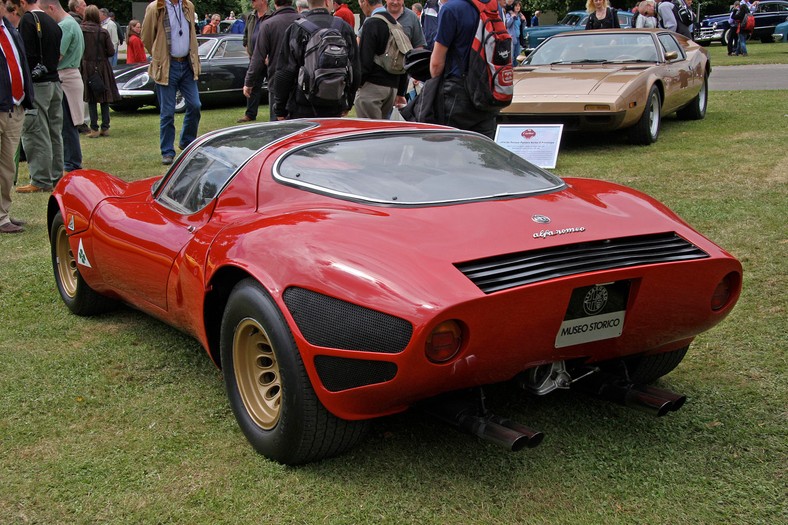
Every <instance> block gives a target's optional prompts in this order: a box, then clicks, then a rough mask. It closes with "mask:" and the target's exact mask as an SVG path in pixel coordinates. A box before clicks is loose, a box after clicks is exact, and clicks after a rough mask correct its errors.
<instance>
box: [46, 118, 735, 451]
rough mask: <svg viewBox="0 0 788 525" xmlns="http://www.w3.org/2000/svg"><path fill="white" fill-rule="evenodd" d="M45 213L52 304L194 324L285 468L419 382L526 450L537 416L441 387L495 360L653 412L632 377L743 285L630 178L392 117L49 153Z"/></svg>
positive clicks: (546, 385)
mask: <svg viewBox="0 0 788 525" xmlns="http://www.w3.org/2000/svg"><path fill="white" fill-rule="evenodd" d="M48 227H49V232H50V239H51V246H52V264H53V267H54V274H55V282H56V285H57V289H58V290H59V292H60V295H61V297H62V299H63V301H64V302H65V304H66V306H67V307H68V308H69V309H70V310H71V311H72V312H73V313H75V314H78V315H90V314H97V313H100V312H105V311H106V310H108V309H110V308H112V307H113V305H114V304H115V303H117V302H120V301H122V302H125V303H128V304H130V305H133V306H134V307H135V308H137V309H139V310H142V311H144V312H147V313H148V314H151V315H153V316H155V317H157V318H159V319H161V320H162V321H164V322H167V323H169V324H171V325H173V326H175V327H177V328H179V329H181V330H183V331H185V332H186V333H188V334H191V335H192V336H194V337H195V338H196V339H197V340H198V341H199V342H200V343H201V344H202V345H203V346H204V348H205V350H206V351H207V353H208V355H209V356H210V357H211V359H213V361H214V362H215V363H216V364H217V365H219V366H220V367H221V369H222V372H223V375H224V380H225V384H226V389H227V393H228V397H229V400H230V405H231V407H232V410H233V412H234V414H235V417H236V419H237V421H238V424H239V426H240V427H241V429H242V430H243V432H244V434H245V435H246V437H247V439H248V440H249V442H250V443H251V444H252V445H253V446H254V448H255V449H257V450H258V451H260V452H261V453H263V454H264V455H266V456H268V457H270V458H273V459H274V460H276V461H280V462H282V463H287V464H298V463H304V462H308V461H316V460H319V459H321V458H324V457H328V456H332V455H336V454H339V453H341V452H342V451H344V450H347V449H348V448H350V447H352V446H353V445H354V444H355V443H357V442H358V441H359V440H360V439H361V437H362V436H363V434H364V430H365V428H366V426H367V425H366V423H365V421H366V420H368V419H370V418H374V417H379V416H385V415H388V414H394V413H398V412H402V411H404V410H406V409H407V408H408V407H410V406H413V405H414V404H417V403H420V402H422V401H426V400H431V402H429V403H428V404H427V405H424V406H425V407H427V408H426V409H427V410H428V411H429V412H431V413H434V414H436V415H438V416H439V417H442V418H444V419H445V420H448V421H452V422H454V423H455V424H457V425H458V426H460V427H462V428H465V429H467V430H469V431H471V432H473V433H475V434H476V435H479V436H480V437H483V438H486V439H488V440H490V441H494V442H496V443H500V444H505V445H506V446H507V447H508V448H510V449H512V450H516V449H518V448H521V447H523V446H533V445H535V444H537V443H538V441H540V440H541V434H540V433H539V432H536V431H532V430H530V429H527V427H523V426H522V425H519V424H517V423H514V422H512V421H509V420H506V419H504V418H500V417H497V416H494V415H493V414H491V413H490V412H488V411H484V410H482V409H481V407H482V406H483V403H480V402H475V403H473V402H471V403H470V404H464V403H463V402H462V401H463V400H462V398H460V397H459V396H456V395H454V394H453V393H454V392H458V391H462V392H467V391H469V390H470V391H475V392H477V393H478V392H479V388H478V387H480V386H481V385H487V384H490V383H496V382H503V381H509V380H512V379H513V378H516V377H517V378H518V379H519V381H520V383H521V384H522V386H524V387H525V388H526V389H527V390H528V391H529V392H532V393H534V394H537V395H543V394H547V393H549V392H551V391H554V390H556V389H567V388H570V387H571V388H573V389H574V388H577V389H581V390H583V389H584V390H587V391H589V392H591V393H592V394H594V395H599V396H602V397H608V398H611V399H613V400H615V401H617V402H620V403H626V404H630V405H634V406H636V407H638V408H642V409H644V410H647V411H649V412H651V413H653V414H655V415H660V414H664V413H665V412H668V411H671V410H675V409H677V408H678V407H679V406H680V405H681V403H682V402H683V397H682V396H680V395H677V394H672V393H669V392H666V391H665V390H658V389H654V388H653V387H648V386H645V383H648V382H651V381H653V380H655V379H657V378H658V377H660V376H663V375H665V374H667V373H668V372H670V371H671V370H672V369H673V368H674V367H675V366H677V365H678V364H679V362H680V361H681V360H682V358H683V357H684V355H685V353H686V352H687V348H688V347H689V345H690V343H691V342H692V340H693V339H694V338H695V336H697V335H698V334H700V333H701V332H704V331H706V330H708V329H710V328H711V327H713V326H714V325H716V324H717V323H719V322H720V321H722V320H723V318H725V317H726V316H727V315H728V313H729V312H730V311H731V310H732V309H733V307H734V304H735V303H736V301H737V300H738V297H739V294H740V287H741V281H742V273H741V272H742V268H741V265H740V264H739V262H738V261H737V260H736V259H735V258H734V257H732V256H731V255H729V254H728V253H726V252H725V251H724V250H722V249H721V248H720V247H718V246H717V245H715V244H714V243H713V242H711V241H710V240H708V239H706V238H705V237H703V236H702V235H701V234H699V233H698V232H696V231H695V230H693V229H692V228H691V227H690V226H689V225H688V224H687V223H685V222H684V221H682V220H681V219H680V218H679V217H678V216H676V215H675V214H674V213H672V212H671V211H670V210H668V208H667V207H665V206H664V205H662V204H660V203H659V202H657V201H656V200H654V199H652V198H650V197H648V196H646V195H644V194H642V193H640V192H638V191H635V190H633V189H630V188H626V187H623V186H620V185H617V184H612V183H608V182H603V181H601V180H593V179H580V178H567V179H565V180H562V179H561V178H559V177H556V176H555V175H552V174H550V173H548V172H546V171H543V170H541V169H539V168H537V167H536V166H534V165H532V164H530V163H529V162H527V161H525V160H524V159H522V158H520V157H518V156H517V155H513V154H512V153H511V152H510V151H509V150H507V149H505V148H503V147H502V146H499V145H498V144H496V143H495V142H493V141H492V140H490V139H488V138H486V137H483V136H482V135H479V134H477V133H472V132H468V131H461V130H457V129H453V128H448V127H443V126H436V125H429V124H418V123H410V122H393V121H374V120H366V119H359V120H354V119H326V120H319V119H311V120H307V119H299V120H292V121H283V122H266V123H261V124H253V125H249V126H236V127H234V128H229V129H225V130H220V131H216V132H213V133H210V134H207V135H205V136H203V137H201V138H199V139H198V140H196V141H195V142H194V143H192V145H190V146H189V147H188V148H187V149H186V150H185V151H184V152H183V153H181V155H180V156H179V157H178V158H177V159H176V162H175V163H174V164H173V166H172V167H171V168H170V169H169V171H168V172H167V173H166V174H165V175H164V176H163V177H156V178H150V179H145V180H139V181H135V182H126V181H124V180H121V179H119V178H116V177H113V176H112V175H109V174H107V173H102V172H99V171H95V170H77V171H72V172H70V173H68V174H66V175H65V176H64V177H63V179H62V180H61V181H60V183H59V184H58V185H57V187H56V189H55V191H54V192H53V194H52V196H51V199H50V201H49V207H48ZM441 394H447V396H446V397H440V398H436V396H439V395H441ZM449 395H450V397H449ZM567 399H568V398H567ZM479 401H480V400H479Z"/></svg>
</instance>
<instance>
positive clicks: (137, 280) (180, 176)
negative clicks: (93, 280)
mask: <svg viewBox="0 0 788 525" xmlns="http://www.w3.org/2000/svg"><path fill="white" fill-rule="evenodd" d="M234 169H235V168H234V166H232V165H231V164H229V163H227V162H224V161H223V159H221V158H219V157H217V156H216V155H213V154H212V153H211V151H210V150H209V149H196V150H195V151H194V152H192V153H191V154H190V155H189V156H188V157H187V158H185V159H184V160H182V161H181V162H179V163H178V165H177V166H175V167H174V168H173V169H172V170H171V172H170V173H169V174H168V175H167V176H165V178H164V179H163V181H162V182H161V184H158V185H154V186H153V188H152V189H151V191H145V192H142V193H139V194H137V195H132V196H129V197H125V198H118V199H107V200H106V201H105V202H103V203H102V205H101V206H99V207H98V208H97V210H96V212H95V213H94V217H93V219H92V228H93V232H94V237H93V254H94V255H93V257H94V259H95V263H96V264H97V265H98V267H99V268H101V272H102V275H103V277H104V280H105V282H106V283H107V284H108V285H109V286H111V287H112V288H113V289H115V290H116V291H117V292H118V293H119V294H120V295H121V296H122V297H123V298H124V299H126V300H127V301H129V302H131V303H133V304H138V305H141V304H144V303H147V304H149V305H152V306H154V307H156V308H158V309H161V310H164V311H166V310H168V306H169V305H168V304H167V285H168V281H169V278H170V274H171V270H172V268H173V265H174V263H175V261H176V259H177V258H178V256H179V254H180V253H181V252H182V251H183V249H184V247H185V246H186V245H187V244H188V243H189V242H190V241H191V240H192V239H193V238H194V236H195V235H196V234H197V232H198V231H199V230H200V228H202V227H203V226H204V225H205V224H207V223H208V221H209V220H210V218H211V214H212V212H213V208H214V205H215V199H214V197H215V196H216V195H217V194H218V192H219V191H220V190H221V189H222V188H223V187H224V184H225V183H226V182H227V180H228V179H229V178H230V176H231V175H232V173H233V171H234Z"/></svg>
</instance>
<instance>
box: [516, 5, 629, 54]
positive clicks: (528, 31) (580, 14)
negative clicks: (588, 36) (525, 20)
mask: <svg viewBox="0 0 788 525" xmlns="http://www.w3.org/2000/svg"><path fill="white" fill-rule="evenodd" d="M586 22H588V13H587V12H586V11H570V12H569V13H567V14H566V16H565V17H564V18H563V20H561V21H560V22H558V23H557V24H555V25H552V26H537V27H527V28H525V29H523V41H522V44H523V48H524V49H525V52H526V53H530V52H531V51H533V50H534V49H536V48H537V47H538V46H539V44H541V43H542V42H544V41H545V40H547V39H548V38H549V37H551V36H553V35H557V34H558V33H566V32H567V31H581V30H585V28H586ZM618 23H619V24H620V25H621V27H622V28H626V27H632V13H631V12H630V11H618Z"/></svg>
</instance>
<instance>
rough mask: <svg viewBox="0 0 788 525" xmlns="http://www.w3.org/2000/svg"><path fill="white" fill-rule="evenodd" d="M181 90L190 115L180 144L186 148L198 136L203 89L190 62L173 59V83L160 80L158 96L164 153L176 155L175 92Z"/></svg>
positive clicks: (160, 135)
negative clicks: (164, 82) (198, 87)
mask: <svg viewBox="0 0 788 525" xmlns="http://www.w3.org/2000/svg"><path fill="white" fill-rule="evenodd" d="M178 91H180V92H181V95H182V96H183V100H184V102H186V115H185V116H184V117H183V128H182V129H181V138H180V140H179V141H178V146H179V147H180V148H181V149H184V148H185V147H186V146H188V145H189V144H191V142H192V141H193V140H194V139H196V138H197V128H198V127H199V126H200V107H201V106H200V93H199V91H198V90H197V82H196V81H195V80H194V73H193V72H192V67H191V66H190V65H189V62H188V61H187V62H176V61H174V60H173V61H171V62H170V83H169V84H168V85H166V86H164V85H161V84H156V97H157V99H158V101H159V111H160V112H161V114H160V118H159V146H160V148H161V154H162V156H170V157H174V156H175V146H174V143H175V94H176V93H177V92H178Z"/></svg>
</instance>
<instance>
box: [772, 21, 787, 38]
mask: <svg viewBox="0 0 788 525" xmlns="http://www.w3.org/2000/svg"><path fill="white" fill-rule="evenodd" d="M772 41H774V42H788V20H786V21H785V22H783V23H782V24H777V25H776V26H775V28H774V33H772Z"/></svg>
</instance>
